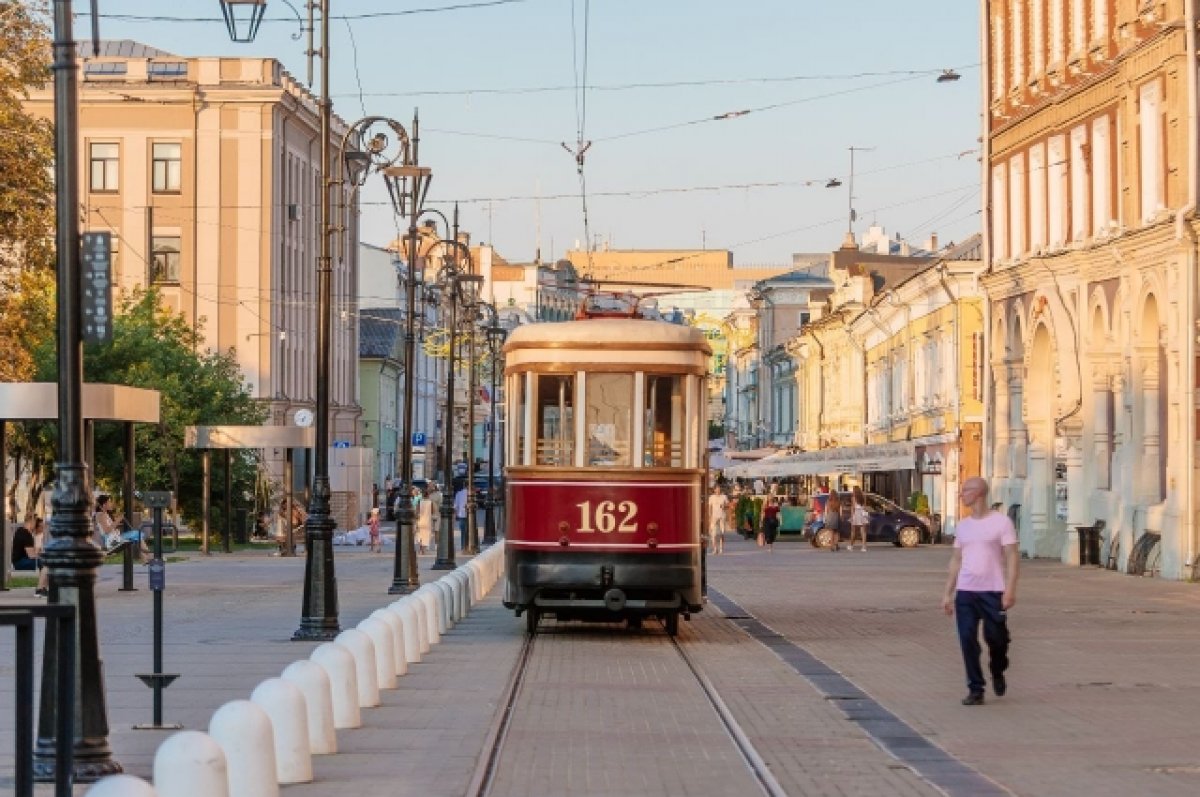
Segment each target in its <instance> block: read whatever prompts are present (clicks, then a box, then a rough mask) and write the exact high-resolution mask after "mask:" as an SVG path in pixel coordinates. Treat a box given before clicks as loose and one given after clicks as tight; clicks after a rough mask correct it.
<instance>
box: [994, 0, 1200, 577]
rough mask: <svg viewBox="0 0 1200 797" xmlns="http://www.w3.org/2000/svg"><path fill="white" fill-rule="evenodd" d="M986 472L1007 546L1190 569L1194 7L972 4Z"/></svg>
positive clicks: (1023, 0)
mask: <svg viewBox="0 0 1200 797" xmlns="http://www.w3.org/2000/svg"><path fill="white" fill-rule="evenodd" d="M982 9H983V13H982V24H983V41H984V44H985V55H986V58H985V62H986V69H985V73H986V74H985V80H984V89H985V91H984V97H985V105H984V116H985V119H986V130H985V134H986V157H985V163H986V170H987V171H986V179H985V195H986V201H985V211H986V218H987V235H986V238H985V240H986V243H987V246H988V252H987V256H988V257H987V260H988V264H989V269H988V272H987V274H986V275H985V277H984V279H983V285H984V287H985V289H986V291H987V295H988V302H987V306H986V312H987V314H988V316H989V319H988V335H989V345H988V350H989V352H990V360H991V361H990V366H991V367H990V377H991V380H992V385H991V390H992V392H993V394H992V397H991V402H990V411H989V423H988V430H987V448H988V456H987V458H986V467H987V471H988V473H989V474H990V475H991V476H992V477H993V482H994V485H995V487H996V496H995V497H996V498H997V499H998V500H1001V501H1003V502H1005V504H1006V505H1007V507H1008V508H1009V510H1010V512H1011V513H1012V515H1013V516H1014V517H1015V518H1016V519H1017V520H1018V525H1019V532H1020V534H1019V537H1020V546H1021V550H1022V551H1023V552H1024V553H1025V554H1028V555H1030V556H1043V557H1054V558H1061V559H1062V560H1064V561H1073V560H1074V558H1075V557H1076V556H1077V552H1078V546H1077V544H1076V542H1077V538H1076V527H1078V526H1091V525H1092V524H1093V523H1094V522H1095V521H1098V520H1099V521H1103V522H1104V523H1105V525H1106V528H1105V532H1104V543H1105V544H1104V548H1103V554H1102V558H1103V559H1105V560H1109V559H1111V561H1112V563H1113V565H1114V566H1116V567H1118V568H1121V569H1126V570H1128V571H1129V572H1144V571H1149V572H1152V573H1161V575H1162V576H1163V577H1166V578H1175V579H1178V578H1189V577H1191V576H1193V575H1194V572H1193V571H1194V567H1195V564H1196V557H1197V538H1196V528H1197V526H1196V520H1195V494H1196V444H1195V440H1196V425H1197V424H1196V414H1197V413H1196V409H1197V406H1196V388H1195V385H1196V363H1195V356H1196V341H1195V336H1196V319H1197V313H1196V304H1197V300H1196V268H1197V244H1196V241H1197V229H1196V228H1197V224H1196V203H1197V179H1198V177H1200V174H1198V171H1197V165H1196V162H1197V151H1198V146H1200V143H1198V141H1197V101H1198V94H1197V86H1196V83H1197V75H1196V64H1195V60H1194V56H1193V55H1192V54H1194V53H1195V52H1196V25H1197V21H1198V20H1197V16H1196V15H1197V11H1196V8H1195V4H1194V3H1193V2H1191V0H1087V1H1086V2H1084V0H1045V1H1044V0H985V2H983V3H982Z"/></svg>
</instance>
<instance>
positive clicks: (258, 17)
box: [221, 0, 267, 43]
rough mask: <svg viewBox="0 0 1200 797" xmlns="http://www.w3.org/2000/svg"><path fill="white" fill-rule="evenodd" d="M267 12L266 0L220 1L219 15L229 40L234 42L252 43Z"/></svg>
mask: <svg viewBox="0 0 1200 797" xmlns="http://www.w3.org/2000/svg"><path fill="white" fill-rule="evenodd" d="M266 12H267V0H221V14H222V15H223V16H224V17H225V27H226V28H227V29H228V30H229V38H230V39H232V40H233V41H235V42H240V43H246V42H252V41H254V37H255V36H257V35H258V26H259V25H260V24H262V19H263V14H265V13H266Z"/></svg>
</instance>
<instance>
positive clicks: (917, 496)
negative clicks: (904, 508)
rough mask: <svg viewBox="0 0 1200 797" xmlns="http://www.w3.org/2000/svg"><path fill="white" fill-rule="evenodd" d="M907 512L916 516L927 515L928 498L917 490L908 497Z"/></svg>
mask: <svg viewBox="0 0 1200 797" xmlns="http://www.w3.org/2000/svg"><path fill="white" fill-rule="evenodd" d="M908 510H909V511H910V512H916V513H917V514H918V515H928V514H929V497H928V496H926V495H925V493H923V492H921V491H920V490H917V491H916V492H914V493H912V494H911V495H909V496H908Z"/></svg>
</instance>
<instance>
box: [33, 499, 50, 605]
mask: <svg viewBox="0 0 1200 797" xmlns="http://www.w3.org/2000/svg"><path fill="white" fill-rule="evenodd" d="M47 537H48V530H47V528H46V523H45V521H44V520H42V519H41V518H40V517H37V516H34V518H33V551H34V553H35V554H36V555H37V569H38V578H37V587H36V588H35V589H34V590H33V593H34V594H35V595H41V596H43V597H45V596H46V595H49V594H50V570H49V569H48V568H47V567H46V563H45V562H43V561H42V551H44V550H46V543H47V542H49V541H50V540H49V539H48V538H47Z"/></svg>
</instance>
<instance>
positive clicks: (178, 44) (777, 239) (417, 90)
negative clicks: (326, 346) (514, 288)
mask: <svg viewBox="0 0 1200 797" xmlns="http://www.w3.org/2000/svg"><path fill="white" fill-rule="evenodd" d="M329 2H330V6H331V9H330V14H331V21H330V25H331V27H330V36H331V43H330V48H329V50H330V62H329V65H330V71H331V79H330V84H331V85H330V93H331V94H332V97H333V102H334V112H335V113H337V114H338V115H339V116H340V117H342V118H343V119H344V120H346V121H347V122H353V121H354V120H356V119H358V118H360V117H362V116H366V115H381V116H389V117H392V118H394V119H397V120H399V121H400V122H401V123H402V124H404V125H406V126H408V125H409V121H410V120H411V118H412V116H413V112H414V109H419V112H420V119H421V143H420V159H421V163H422V165H425V166H429V167H430V168H432V170H433V175H434V177H433V182H432V186H431V189H430V193H429V203H428V204H429V206H432V207H435V208H437V209H440V210H442V211H445V212H447V213H449V211H450V210H451V209H452V208H453V205H454V203H455V202H456V201H457V202H458V203H459V207H460V214H461V221H462V227H463V229H465V230H467V231H469V232H470V233H471V236H472V242H488V243H492V244H493V245H494V246H495V247H496V249H497V251H498V253H499V254H501V255H502V256H503V257H505V258H507V259H508V260H511V261H517V262H521V261H529V260H532V259H533V258H534V255H535V253H536V252H538V251H540V254H541V257H542V259H543V260H551V259H554V258H558V257H562V256H563V255H564V253H565V251H566V250H567V249H568V248H576V247H577V246H586V244H587V241H588V240H589V235H590V239H591V242H592V245H593V246H595V247H597V248H604V247H605V246H608V247H611V248H614V249H698V248H708V249H729V250H732V252H733V255H734V263H735V265H785V264H787V263H790V261H791V256H792V254H793V253H797V252H826V251H830V250H832V249H836V248H837V247H838V246H839V245H840V244H841V242H842V240H843V238H844V236H845V233H846V229H847V224H848V216H849V209H848V208H849V200H848V187H849V183H850V180H849V175H850V154H851V153H850V149H849V148H850V147H855V148H859V149H856V151H855V153H854V201H853V206H854V208H855V210H856V214H857V217H858V220H857V222H856V223H855V230H856V232H859V233H861V232H863V231H864V230H865V228H866V227H867V226H868V225H869V224H870V223H872V222H876V223H879V224H881V225H882V226H884V227H885V228H886V230H887V232H888V233H889V234H891V235H893V236H894V235H895V234H897V233H899V234H900V235H902V236H903V237H904V238H905V239H908V240H910V241H912V242H913V243H915V244H920V243H921V242H923V241H924V240H925V239H926V238H928V236H929V235H930V233H933V232H936V233H938V236H939V239H940V241H941V242H942V243H945V242H948V241H961V240H963V239H964V238H966V237H967V236H969V235H971V234H972V233H974V232H977V231H978V230H979V226H980V213H979V206H980V191H979V161H978V158H979V133H980V110H981V109H980V105H979V102H980V100H979V98H980V65H979V62H980V53H979V42H978V3H975V2H970V0H841V2H828V3H814V2H811V1H810V0H738V1H737V2H729V0H329ZM293 3H294V5H295V8H296V9H298V11H299V13H300V14H303V13H304V9H303V0H293ZM99 5H100V34H101V37H102V38H104V39H124V38H128V39H134V40H136V41H140V42H143V43H145V44H148V45H151V46H153V47H157V48H159V49H162V50H166V51H168V52H171V53H174V54H177V55H183V56H204V55H245V56H269V57H273V58H277V59H278V60H279V61H280V62H281V63H282V64H283V65H284V68H285V69H287V70H288V71H289V72H290V73H291V74H292V75H293V76H294V77H296V78H298V79H299V80H301V81H302V82H303V81H305V80H306V63H305V60H306V59H305V55H304V51H305V48H306V40H305V38H303V37H301V38H293V36H298V34H299V33H300V23H299V21H298V15H297V12H294V11H293V10H292V8H291V7H289V5H288V3H286V2H284V0H268V6H267V12H266V20H265V21H264V22H263V25H262V28H261V29H260V31H259V35H258V37H257V39H256V40H255V41H254V42H252V43H249V44H238V43H234V42H231V41H230V40H229V37H228V35H227V33H226V30H225V25H224V23H223V21H222V19H221V13H220V4H219V2H218V0H176V2H172V3H164V2H162V0H99ZM75 8H76V11H77V12H79V13H80V16H79V19H78V22H77V27H76V37H77V38H81V39H82V38H86V37H87V36H89V35H90V19H89V18H88V17H87V16H86V13H84V12H86V11H87V9H88V3H87V2H84V0H77V2H76V4H75ZM405 12H413V13H405ZM318 26H319V23H318ZM585 54H586V58H585ZM950 68H952V69H954V70H956V71H957V72H958V73H959V74H961V76H962V79H961V80H958V81H956V82H942V83H939V82H937V80H936V77H937V75H938V74H939V73H940V72H941V70H943V69H950ZM316 74H317V75H319V70H317V71H316ZM318 82H319V78H318ZM647 84H653V85H647ZM663 84H668V85H663ZM313 88H314V89H316V90H318V91H319V90H320V89H321V87H320V86H319V85H317V86H314V87H313ZM742 111H749V113H744V114H739V112H742ZM723 115H728V116H727V118H723V119H713V117H717V116H723ZM580 140H582V141H584V142H589V141H590V142H591V144H590V146H588V147H587V150H586V152H585V156H584V182H585V186H586V197H587V202H586V206H587V224H586V226H585V221H584V213H583V202H582V201H581V197H580V193H581V185H580V178H579V175H578V173H577V166H576V159H575V156H574V154H573V153H572V152H568V148H570V149H571V150H573V151H574V150H577V149H578V142H579V141H580ZM834 178H836V179H837V180H838V181H840V182H841V185H840V186H836V187H827V183H828V182H829V181H830V180H831V179H834ZM362 198H363V200H364V202H363V218H362V226H361V230H362V239H363V241H364V242H366V243H372V244H376V245H383V244H386V243H387V242H388V241H389V240H391V239H392V238H393V237H395V231H396V229H397V225H396V221H395V219H394V218H392V214H391V211H390V206H389V205H387V202H386V193H385V192H384V190H383V186H382V183H381V181H380V180H378V179H375V180H373V181H369V182H368V183H367V185H366V186H364V188H363V197H362ZM402 226H407V225H406V224H405V225H402Z"/></svg>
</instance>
